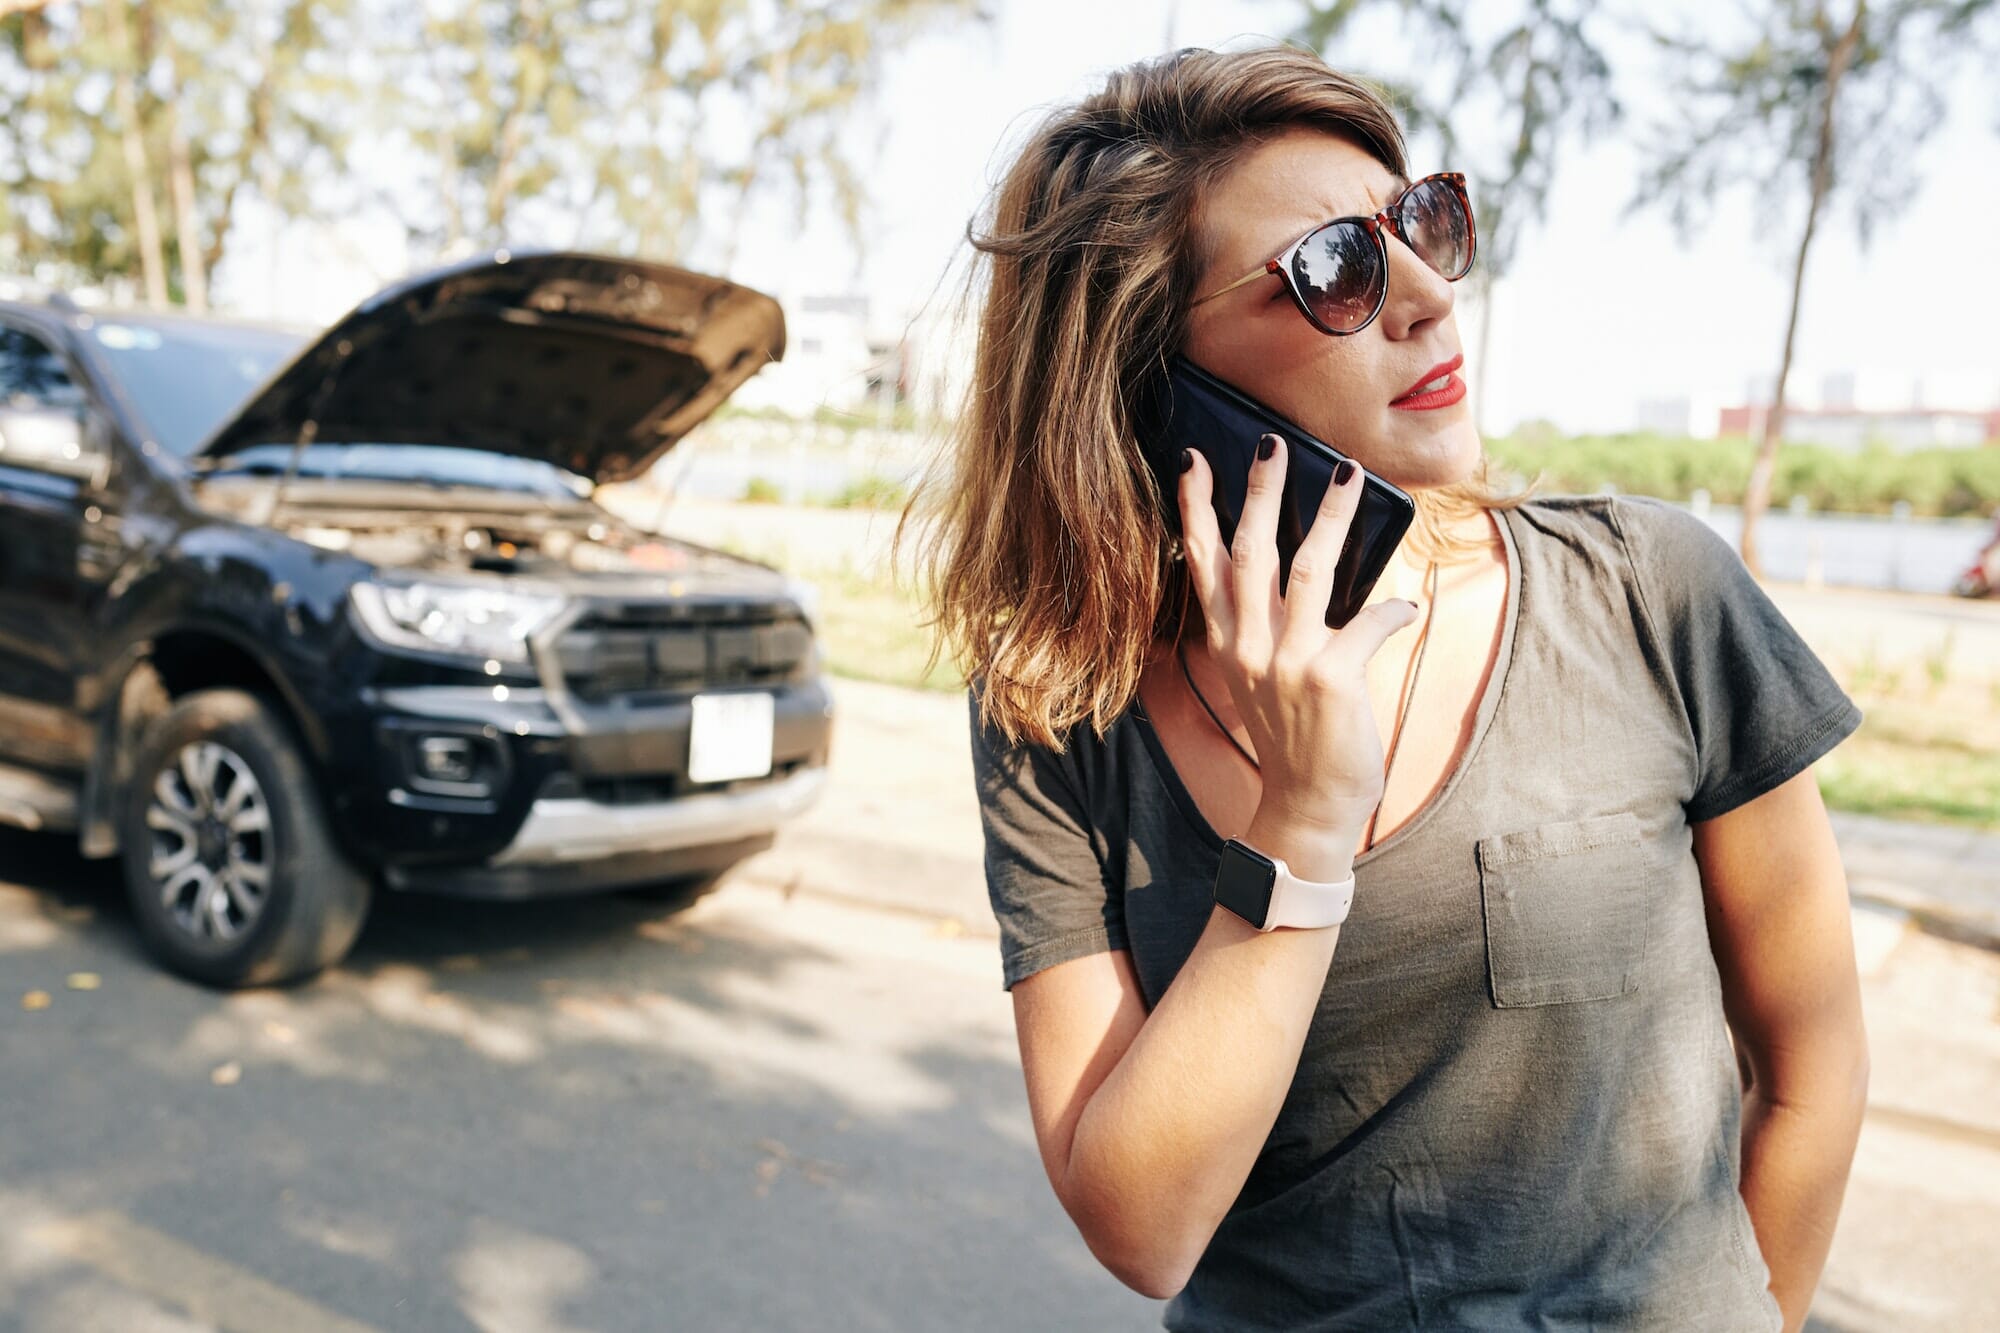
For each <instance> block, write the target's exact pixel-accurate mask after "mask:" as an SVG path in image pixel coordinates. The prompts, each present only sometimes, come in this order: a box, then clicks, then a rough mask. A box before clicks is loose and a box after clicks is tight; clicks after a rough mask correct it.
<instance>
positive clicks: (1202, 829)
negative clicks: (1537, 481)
mask: <svg viewBox="0 0 2000 1333" xmlns="http://www.w3.org/2000/svg"><path fill="white" fill-rule="evenodd" d="M1490 512H1492V514H1493V515H1494V517H1495V519H1496V520H1497V523H1496V526H1497V527H1498V528H1499V529H1500V540H1501V543H1502V544H1503V545H1504V546H1505V547H1506V550H1507V606H1506V611H1505V613H1504V615H1503V618H1502V621H1501V625H1500V652H1499V655H1498V657H1497V658H1496V659H1495V660H1494V663H1493V670H1492V672H1491V673H1490V674H1489V675H1488V676H1487V678H1486V688H1485V690H1484V692H1483V693H1481V695H1480V697H1479V711H1478V713H1477V714H1476V715H1475V716H1474V718H1473V723H1472V739H1471V740H1470V741H1468V742H1467V743H1466V746H1465V753H1464V754H1462V755H1460V756H1459V757H1458V763H1457V765H1456V766H1455V767H1453V769H1452V771H1451V776H1450V777H1448V778H1446V779H1445V783H1444V786H1443V787H1441V788H1439V789H1438V790H1437V791H1435V792H1433V793H1432V794H1431V798H1430V800H1428V801H1426V802H1425V803H1424V806H1423V808H1422V809H1420V810H1418V811H1417V813H1416V814H1414V815H1412V816H1411V817H1410V818H1408V819H1406V820H1404V821H1403V822H1402V823H1401V824H1400V825H1399V826H1397V829H1396V831H1395V832H1394V833H1391V834H1390V835H1389V836H1388V837H1386V838H1384V839H1382V841H1380V842H1378V843H1376V844H1375V845H1374V846H1373V847H1370V848H1369V849H1368V850H1367V851H1365V852H1363V853H1361V855H1359V856H1357V857H1355V858H1354V864H1355V865H1356V866H1361V865H1365V864H1367V863H1368V862H1370V861H1372V860H1374V859H1375V858H1376V857H1378V856H1380V855H1382V854H1383V853H1384V852H1387V851H1390V850H1392V849H1394V848H1395V847H1396V846H1397V845H1398V844H1400V843H1402V842H1404V841H1405V840H1407V839H1408V838H1409V837H1410V836H1411V835H1412V834H1414V833H1416V832H1417V830H1419V829H1421V828H1422V827H1423V826H1424V825H1425V824H1426V823H1428V822H1429V821H1430V818H1431V816H1432V815H1434V814H1436V813H1437V811H1438V809H1439V808H1440V807H1441V806H1443V805H1444V803H1445V802H1446V801H1448V800H1450V799H1451V795H1452V793H1453V792H1454V791H1456V790H1457V789H1458V784H1459V781H1460V780H1461V779H1462V778H1463V777H1464V776H1465V774H1466V771H1467V770H1468V769H1470V768H1471V767H1472V764H1473V761H1474V760H1475V759H1476V758H1478V755H1479V748H1480V745H1481V744H1482V743H1483V742H1484V741H1485V739H1486V733H1487V731H1488V729H1489V728H1490V727H1491V726H1492V723H1493V715H1494V714H1495V713H1497V712H1498V711H1499V709H1500V696H1501V695H1502V694H1503V693H1505V691H1506V688H1507V676H1508V669H1509V668H1510V667H1511V666H1512V665H1513V662H1514V640H1515V637H1516V635H1517V632H1518V630H1519V625H1520V618H1521V584H1522V581H1523V579H1524V577H1525V574H1524V571H1523V568H1522V563H1521V548H1520V543H1519V541H1518V540H1517V539H1516V536H1515V533H1514V515H1513V512H1512V511H1511V510H1508V509H1495V510H1492V511H1490ZM1131 712H1132V716H1133V719H1134V720H1135V721H1136V722H1137V723H1138V724H1139V734H1140V736H1141V737H1143V738H1144V740H1145V743H1146V754H1147V757H1148V758H1150V759H1151V760H1152V762H1153V770H1154V772H1155V773H1157V774H1158V775H1159V778H1160V781H1161V783H1162V784H1163V785H1164V786H1165V787H1166V789H1167V794H1168V795H1169V796H1171V797H1172V798H1173V802H1174V805H1175V806H1176V807H1177V808H1178V809H1179V810H1180V812H1181V817H1182V818H1183V819H1185V820H1186V821H1187V824H1188V827H1190V828H1192V829H1193V830H1194V831H1195V832H1196V833H1197V834H1198V835H1200V837H1201V840H1202V841H1203V842H1205V843H1207V844H1208V845H1209V846H1210V847H1212V848H1214V849H1215V850H1216V851H1218V852H1219V851H1221V850H1222V844H1223V839H1222V836H1221V835H1220V834H1218V833H1217V832H1216V831H1215V828H1214V826H1213V825H1211V824H1210V823H1209V822H1208V816H1206V815H1204V814H1202V812H1201V807H1200V806H1198V805H1196V804H1195V800H1194V795H1193V794H1192V793H1191V792H1189V791H1188V789H1187V784H1186V783H1184V782H1182V781H1181V775H1180V773H1179V772H1178V771H1177V770H1176V769H1175V768H1174V763H1173V760H1171V759H1169V758H1168V757H1167V750H1166V747H1165V746H1164V745H1163V744H1161V742H1160V736H1159V733H1158V732H1156V731H1155V730H1154V729H1153V720H1152V719H1151V718H1150V717H1147V716H1146V709H1145V706H1144V705H1143V704H1141V703H1140V701H1139V698H1138V696H1137V695H1134V696H1133V699H1132V708H1131Z"/></svg>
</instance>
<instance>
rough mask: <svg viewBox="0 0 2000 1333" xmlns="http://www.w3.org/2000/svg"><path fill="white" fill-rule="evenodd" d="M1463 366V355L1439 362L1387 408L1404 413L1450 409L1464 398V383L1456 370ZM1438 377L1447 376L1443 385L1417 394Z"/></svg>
mask: <svg viewBox="0 0 2000 1333" xmlns="http://www.w3.org/2000/svg"><path fill="white" fill-rule="evenodd" d="M1464 364H1465V354H1464V353H1462V352H1461V353H1460V354H1459V355H1457V356H1455V357H1453V358H1452V359H1451V360H1449V361H1441V362H1439V363H1438V364H1437V365H1435V366H1432V367H1431V368H1430V369H1429V370H1427V371H1425V372H1424V376H1423V378H1422V379H1420V380H1418V381H1417V382H1416V383H1415V384H1412V385H1411V386H1410V387H1409V388H1408V389H1407V390H1405V391H1404V393H1403V396H1402V397H1400V398H1397V399H1394V400H1392V401H1391V402H1390V404H1389V406H1391V407H1394V408H1399V409H1401V410H1403V411H1406V412H1425V411H1430V410H1432V409H1435V408H1440V407H1450V406H1451V405H1452V404H1453V403H1456V402H1458V401H1459V400H1461V399H1462V398H1464V397H1465V381H1464V380H1462V379H1460V378H1459V377H1458V374H1457V371H1458V368H1459V367H1460V366H1462V365H1464ZM1440 375H1445V376H1449V378H1448V379H1446V380H1445V382H1444V384H1443V385H1441V386H1440V387H1438V388H1435V389H1432V390H1431V391H1430V392H1429V393H1424V394H1419V393H1417V392H1416V390H1418V389H1420V388H1422V387H1423V386H1424V385H1426V384H1429V383H1430V382H1431V381H1432V380H1434V379H1436V378H1438V377H1439V376H1440Z"/></svg>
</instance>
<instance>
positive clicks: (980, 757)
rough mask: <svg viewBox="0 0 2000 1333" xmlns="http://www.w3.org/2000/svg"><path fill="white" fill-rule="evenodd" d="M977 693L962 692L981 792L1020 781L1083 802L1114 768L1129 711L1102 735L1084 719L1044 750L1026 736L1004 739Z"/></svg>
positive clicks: (1112, 778)
mask: <svg viewBox="0 0 2000 1333" xmlns="http://www.w3.org/2000/svg"><path fill="white" fill-rule="evenodd" d="M979 693H980V692H979V688H978V687H977V686H976V685H968V686H967V687H966V692H965V702H966V712H967V720H968V722H969V723H970V725H971V732H972V765H973V773H974V776H975V778H976V779H977V780H978V782H979V786H980V788H981V791H982V792H986V791H988V790H990V789H993V788H995V787H1006V786H1012V785H1014V784H1015V783H1018V782H1020V781H1021V780H1022V779H1023V778H1024V776H1028V775H1032V776H1033V777H1035V778H1037V779H1039V780H1040V781H1041V782H1044V783H1048V782H1055V783H1060V784H1061V785H1062V786H1063V787H1065V788H1066V789H1068V791H1069V792H1070V793H1071V794H1072V795H1073V796H1074V797H1075V798H1077V799H1084V798H1087V797H1088V796H1089V795H1090V794H1092V793H1093V791H1095V790H1098V789H1101V788H1102V787H1104V786H1105V785H1106V783H1107V782H1109V781H1115V776H1114V775H1115V772H1116V770H1117V768H1118V766H1119V760H1120V751H1121V749H1122V747H1121V745H1120V744H1119V741H1120V740H1121V736H1120V732H1121V730H1122V729H1123V728H1125V727H1127V726H1129V725H1130V720H1131V713H1132V710H1131V709H1129V708H1128V709H1127V710H1126V711H1125V713H1124V714H1121V715H1120V716H1119V717H1118V718H1117V719H1116V720H1115V721H1114V722H1113V723H1112V724H1111V726H1110V727H1109V728H1108V729H1107V731H1106V732H1105V734H1104V735H1102V736H1100V735H1098V734H1097V730H1096V728H1095V727H1093V726H1092V725H1091V723H1090V721H1089V720H1088V719H1084V720H1082V721H1079V722H1076V723H1074V724H1073V725H1071V726H1069V727H1066V728H1064V729H1063V731H1062V733H1061V735H1060V737H1059V740H1060V744H1057V745H1047V744H1043V743H1042V742H1040V741H1037V740H1034V739H1032V738H1030V737H1025V736H1023V737H1016V738H1011V739H1010V738H1009V737H1008V736H1007V735H1006V734H1005V732H1004V730H1003V728H1001V727H1000V726H999V725H998V724H997V722H996V721H995V720H994V719H993V718H991V717H982V715H981V713H982V710H981V708H980V699H979Z"/></svg>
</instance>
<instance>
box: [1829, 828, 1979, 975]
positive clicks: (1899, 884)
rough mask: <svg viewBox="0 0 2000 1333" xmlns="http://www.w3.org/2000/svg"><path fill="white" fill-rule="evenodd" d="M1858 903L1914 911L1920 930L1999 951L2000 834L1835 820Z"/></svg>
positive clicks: (1849, 881) (1853, 891) (1843, 861)
mask: <svg viewBox="0 0 2000 1333" xmlns="http://www.w3.org/2000/svg"><path fill="white" fill-rule="evenodd" d="M1833 832H1834V836H1835V837H1837V838H1839V839H1840V858H1841V861H1842V863H1843V864H1845V865H1846V867H1847V887H1848V891H1849V892H1850V893H1851V894H1852V895H1853V896H1854V898H1855V899H1856V900H1857V901H1861V902H1871V903H1880V904H1884V905H1886V906H1889V907H1895V908H1900V909H1902V910H1903V911H1906V912H1908V913H1909V914H1910V916H1911V918H1912V919H1913V920H1914V921H1915V922H1916V924H1917V925H1918V926H1919V927H1921V928H1922V929H1924V930H1926V931H1928V932H1930V933H1931V934H1934V935H1942V936H1945V937H1947V938H1949V939H1956V940H1960V941H1963V942H1964V943H1967V944H1976V945H1978V946H1980V947H1981V948H1984V949H1994V950H2000V833H1980V832H1977V831H1976V830H1972V829H1963V828H1951V827H1948V826H1944V825H1934V824H1906V823H1903V822H1901V821H1899V820H1893V819H1878V818H1874V817H1872V816H1868V815H1849V814H1841V813H1840V812H1838V811H1836V812H1834V815H1833Z"/></svg>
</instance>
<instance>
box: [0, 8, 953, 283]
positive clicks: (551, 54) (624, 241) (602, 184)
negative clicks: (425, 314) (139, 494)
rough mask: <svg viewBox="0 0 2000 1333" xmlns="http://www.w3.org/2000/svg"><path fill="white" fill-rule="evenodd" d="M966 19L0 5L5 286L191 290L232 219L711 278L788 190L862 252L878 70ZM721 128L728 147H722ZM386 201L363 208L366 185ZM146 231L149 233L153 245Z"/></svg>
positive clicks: (921, 11)
mask: <svg viewBox="0 0 2000 1333" xmlns="http://www.w3.org/2000/svg"><path fill="white" fill-rule="evenodd" d="M979 12H980V11H979V10H978V8H977V5H976V0H819V2H816V3H813V4H796V3H789V2H787V3H783V4H777V5H772V4H767V3H762V2H761V0H704V3H701V4H669V3H663V2H662V0H430V2H429V3H425V4H408V3H404V2H403V0H240V3H229V4H217V3H213V2H212V0H94V2H93V3H90V4H75V3H50V4H46V5H34V6H31V7H29V8H28V9H26V10H22V9H20V8H19V7H18V6H13V5H6V4H0V269H6V270H15V271H27V272H30V273H35V274H37V275H39V276H42V277H45V278H47V279H48V280H50V281H52V282H57V283H61V284H65V285H70V284H81V283H91V282H97V281H100V280H103V279H106V278H111V279H128V280H131V281H132V282H135V283H136V281H137V280H138V279H139V278H140V277H141V276H142V274H143V276H144V278H145V280H146V281H145V285H146V288H147V289H149V290H150V291H153V292H155V293H159V299H166V298H169V297H171V296H172V295H173V294H174V293H188V294H192V293H193V292H195V291H198V290H200V288H201V286H202V285H203V283H202V277H203V275H204V274H205V273H206V272H207V271H209V270H212V269H213V268H214V267H215V266H216V264H217V263H219V262H221V261H222V260H223V259H224V258H225V255H226V251H227V242H228V239H229V236H230V233H231V229H232V227H233V225H234V224H235V222H236V220H237V217H238V214H239V212H240V211H241V209H242V207H243V206H244V205H246V204H249V203H252V202H254V203H256V204H259V205H262V206H263V207H264V208H267V209H270V210H274V211H275V212H276V213H277V214H278V215H280V216H281V217H310V218H327V217H342V216H351V215H353V214H355V213H356V212H359V211H361V210H364V209H365V210H372V211H376V212H380V213H387V214H389V215H391V216H393V217H394V218H396V219H397V220H398V221H399V222H400V223H401V224H402V226H403V228H404V229H405V231H406V232H407V233H408V235H409V238H410V240H411V243H412V246H411V248H412V251H413V252H414V254H415V255H416V256H417V260H416V262H418V263H419V264H422V263H425V262H428V261H429V260H430V259H433V258H457V257H459V256H460V255H461V254H463V253H465V252H468V251H473V250H479V249H485V248H491V247H498V246H501V245H508V244H514V245H522V244H542V245H560V246H578V247H584V248H597V249H605V250H614V251H619V252H623V253H636V254H639V255H643V256H646V257H649V258H662V259H687V258H688V257H689V256H690V255H691V254H692V253H693V252H697V251H699V252H701V253H700V256H699V258H700V262H702V263H704V264H707V265H710V266H713V267H719V268H722V269H725V270H726V269H727V268H728V267H729V266H730V264H731V262H732V260H733V247H734V245H735V240H734V238H735V237H736V236H737V235H738V234H740V231H741V224H742V221H743V214H744V211H745V210H746V209H747V208H748V206H749V205H750V203H751V201H752V200H753V199H755V198H757V197H760V196H762V195H764V194H767V193H771V192H774V191H777V192H788V193H789V195H790V197H791V198H792V199H794V200H795V201H796V203H797V205H798V208H799V212H800V215H801V217H803V216H804V214H805V212H806V210H807V208H808V206H809V204H810V205H820V204H826V205H829V206H830V208H831V211H832V213H833V214H834V215H835V216H838V217H841V218H842V219H844V220H845V221H846V222H847V223H848V225H849V228H850V230H851V231H852V232H853V233H854V234H855V235H857V237H858V235H859V234H860V231H861V222H862V219H861V211H862V208H863V205H864V203H865V198H864V196H865V188H864V175H863V173H862V171H861V170H860V168H859V166H858V165H857V162H856V160H855V157H854V154H855V149H854V147H853V146H852V145H853V139H854V136H853V135H852V133H851V130H852V122H853V120H854V117H855V113H856V112H857V111H858V110H859V109H860V107H861V106H862V104H863V101H864V98H865V96H866V94H867V92H868V90H869V89H871V88H872V87H874V86H876V85H877V83H878V82H879V77H878V76H879V72H880V67H881V61H882V58H883V56H884V55H885V54H886V53H888V52H889V51H892V50H894V49H896V48H897V47H899V46H900V45H902V44H904V43H906V42H908V41H909V40H911V39H912V38H914V37H916V36H918V35H920V34H922V33H924V32H926V31H928V30H930V29H931V28H933V27H935V26H938V25H939V24H941V23H944V22H947V21H953V20H957V19H961V18H965V17H968V16H974V15H977V14H978V13H979ZM723 126H727V127H729V129H728V130H727V131H726V132H725V131H723V130H720V129H719V128H718V127H723ZM385 179H389V180H394V181H396V182H398V185H397V188H395V189H393V190H390V189H387V188H384V185H383V183H382V181H383V180H385ZM154 219H157V223H155V222H154Z"/></svg>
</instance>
